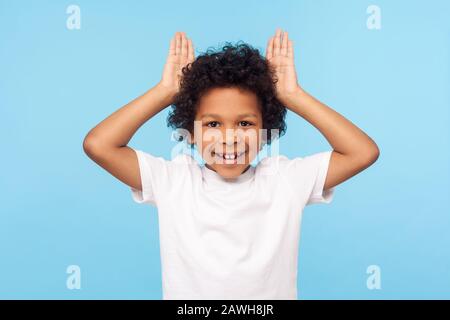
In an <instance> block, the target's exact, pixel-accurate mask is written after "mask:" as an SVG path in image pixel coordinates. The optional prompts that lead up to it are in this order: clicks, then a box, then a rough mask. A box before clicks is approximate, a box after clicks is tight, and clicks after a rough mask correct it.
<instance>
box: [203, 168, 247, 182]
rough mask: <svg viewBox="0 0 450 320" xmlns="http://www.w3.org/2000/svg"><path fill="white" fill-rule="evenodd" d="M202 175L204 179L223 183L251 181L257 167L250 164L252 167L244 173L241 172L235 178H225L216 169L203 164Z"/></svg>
mask: <svg viewBox="0 0 450 320" xmlns="http://www.w3.org/2000/svg"><path fill="white" fill-rule="evenodd" d="M202 175H203V179H205V180H207V181H214V182H218V183H223V184H240V183H243V182H246V181H249V180H250V179H251V178H252V177H253V176H254V175H255V167H254V166H252V165H250V168H248V169H247V171H245V172H244V173H242V174H240V175H239V176H238V177H236V178H234V179H233V180H229V179H225V178H224V177H222V176H221V175H220V174H218V173H217V172H216V171H214V170H212V169H209V168H208V167H207V166H206V165H203V166H202Z"/></svg>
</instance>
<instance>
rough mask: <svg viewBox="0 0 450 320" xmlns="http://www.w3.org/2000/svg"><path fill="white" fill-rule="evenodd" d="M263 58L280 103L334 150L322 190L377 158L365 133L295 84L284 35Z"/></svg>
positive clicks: (289, 47) (272, 42) (272, 41)
mask: <svg viewBox="0 0 450 320" xmlns="http://www.w3.org/2000/svg"><path fill="white" fill-rule="evenodd" d="M266 58H267V60H268V62H269V64H270V65H271V67H273V68H274V71H275V74H276V77H277V79H278V81H277V82H276V89H277V98H278V99H279V100H280V102H282V103H283V104H284V105H285V106H286V108H288V109H289V110H291V111H293V112H295V113H296V114H298V115H299V116H301V117H302V118H304V119H305V120H306V121H308V122H309V123H311V124H312V125H313V126H314V127H316V128H317V129H318V130H319V131H320V132H321V133H322V134H323V135H324V137H325V138H326V139H327V141H328V142H329V143H330V144H331V146H332V147H333V151H332V154H331V158H330V163H329V166H328V173H327V177H326V180H325V185H324V190H326V189H329V188H332V187H334V186H336V185H338V184H340V183H341V182H343V181H345V180H347V179H349V178H351V177H352V176H354V175H356V174H357V173H359V172H361V171H362V170H364V169H366V168H367V167H369V166H370V165H371V164H373V163H374V162H375V161H376V160H377V159H378V156H379V154H380V151H379V149H378V146H377V144H376V143H375V142H374V141H373V140H372V139H371V138H370V137H369V136H368V135H367V134H365V133H364V132H363V131H362V130H361V129H359V128H358V127H357V126H355V125H354V124H353V123H352V122H350V121H349V120H347V119H346V118H345V117H344V116H342V115H341V114H339V113H338V112H336V111H334V110H333V109H331V108H330V107H328V106H326V105H325V104H323V103H321V102H320V101H319V100H317V99H315V98H314V97H313V96H311V95H310V94H308V93H307V92H306V91H305V90H303V89H302V88H301V86H300V85H299V84H298V81H297V75H296V72H295V66H294V52H293V42H292V41H291V40H289V39H288V34H287V32H282V31H281V29H277V31H276V34H275V36H273V37H271V38H270V39H269V42H268V45H267V51H266Z"/></svg>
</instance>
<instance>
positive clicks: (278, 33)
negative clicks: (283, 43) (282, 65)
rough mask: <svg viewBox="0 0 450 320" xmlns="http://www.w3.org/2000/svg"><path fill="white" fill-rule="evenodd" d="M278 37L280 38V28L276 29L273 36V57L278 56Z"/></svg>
mask: <svg viewBox="0 0 450 320" xmlns="http://www.w3.org/2000/svg"><path fill="white" fill-rule="evenodd" d="M280 37H281V30H280V28H278V29H277V32H276V34H275V40H274V44H273V55H274V56H278V55H280Z"/></svg>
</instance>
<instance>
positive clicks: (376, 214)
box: [0, 0, 450, 299]
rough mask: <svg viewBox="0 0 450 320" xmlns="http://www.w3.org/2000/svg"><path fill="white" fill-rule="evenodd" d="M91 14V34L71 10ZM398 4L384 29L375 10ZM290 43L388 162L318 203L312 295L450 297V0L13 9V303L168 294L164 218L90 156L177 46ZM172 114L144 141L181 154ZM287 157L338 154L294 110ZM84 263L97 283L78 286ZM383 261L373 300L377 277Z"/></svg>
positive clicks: (0, 223)
mask: <svg viewBox="0 0 450 320" xmlns="http://www.w3.org/2000/svg"><path fill="white" fill-rule="evenodd" d="M70 4H76V5H78V6H80V8H81V29H80V30H69V29H67V28H66V20H67V18H68V16H69V15H68V14H67V13H66V8H67V7H68V6H69V5H70ZM371 4H375V5H378V6H379V7H380V8H381V19H382V20H381V23H382V28H381V30H369V29H368V28H367V27H366V20H367V18H368V17H369V15H368V14H367V13H366V9H367V7H368V6H369V5H371ZM276 27H281V28H283V29H284V30H287V31H288V32H289V36H290V38H291V39H293V41H294V44H295V48H294V52H295V62H296V68H297V73H298V75H299V82H300V84H301V85H302V86H303V87H304V88H305V89H306V90H307V91H308V92H310V93H311V94H313V95H314V96H315V97H317V98H318V99H319V100H321V101H322V102H324V103H326V104H327V105H329V106H330V107H332V108H334V109H335V110H337V111H338V112H340V113H341V114H342V115H344V116H345V117H347V118H348V119H350V120H351V121H352V122H354V123H355V124H356V125H357V126H359V127H360V128H361V129H362V130H364V131H365V132H366V133H367V134H368V135H369V136H371V137H372V138H373V139H374V140H375V141H376V142H377V144H378V146H379V147H380V150H381V155H380V158H379V159H378V161H377V162H376V163H375V164H374V165H373V166H371V167H370V168H368V169H367V170H365V171H363V172H362V173H360V174H359V175H357V176H355V177H353V178H352V179H350V180H348V181H346V182H344V183H343V184H341V185H339V186H337V187H336V193H335V198H334V200H333V202H332V203H331V204H329V205H323V204H320V205H313V206H308V207H306V208H305V211H304V217H303V224H302V234H301V242H300V254H299V277H298V288H299V298H300V299H317V298H321V299H394V298H397V299H418V298H425V299H431V298H437V299H443V298H446V299H449V298H450V252H449V246H450V232H449V229H450V212H449V198H450V194H449V190H450V186H449V183H450V179H449V178H450V177H449V168H450V161H449V155H450V147H449V138H450V134H449V120H450V119H449V110H450V108H449V107H450V97H449V88H450V66H449V61H450V60H449V58H450V57H449V49H450V46H449V40H450V2H449V1H444V0H442V1H436V0H435V1H387V0H386V1H375V2H374V1H363V0H360V1H357V0H351V1H350V0H346V1H325V0H321V1H317V0H315V1H312V0H310V1H277V2H274V1H256V0H253V1H240V0H239V1H236V0H228V1H226V2H223V1H217V2H213V1H176V2H174V1H158V2H156V1H152V2H150V1H147V2H144V1H87V0H86V1H76V2H73V3H72V2H68V1H54V0H52V1H50V0H47V1H12V0H10V1H5V0H2V1H0V119H1V124H2V125H1V126H0V134H1V137H2V144H1V145H2V151H1V158H0V161H1V169H2V173H1V179H0V194H1V213H0V262H1V263H0V298H3V299H10V298H21V299H32V298H39V299H47V298H56V299H81V298H82V299H94V298H101V299H109V298H124V299H161V297H162V292H161V268H160V257H159V239H158V237H159V234H158V221H157V211H156V208H154V207H151V206H143V205H138V204H136V203H134V202H133V201H132V198H131V192H130V189H129V188H128V187H127V186H126V185H125V184H123V183H121V182H120V181H119V180H116V179H115V178H114V177H113V176H111V175H110V174H109V173H107V172H106V171H104V170H103V169H102V168H100V167H99V166H98V165H96V164H95V163H94V162H92V161H91V160H90V159H89V158H88V157H87V156H86V155H85V154H84V153H83V150H82V141H83V138H84V136H85V135H86V134H87V132H88V131H89V130H90V129H91V128H92V127H94V126H95V125H96V124H97V123H99V122H100V121H101V120H103V119H104V118H106V117H107V116H108V115H109V114H111V113H112V112H114V111H115V110H117V109H118V108H120V107H121V106H123V105H124V104H126V103H128V102H129V101H131V100H132V99H134V98H136V97H137V96H139V95H141V94H142V93H144V92H145V91H146V90H147V89H149V88H150V87H152V86H153V85H155V84H156V83H157V82H158V81H159V79H160V77H161V73H162V68H163V65H164V63H165V59H166V55H167V51H168V46H169V41H170V38H171V37H172V36H173V34H174V33H175V32H176V31H185V32H186V33H187V35H188V37H191V38H192V39H193V41H194V46H195V48H196V56H197V55H198V54H199V53H201V52H203V51H205V50H206V49H207V48H208V47H210V46H213V47H217V46H218V45H220V44H222V43H223V42H224V41H231V42H236V41H238V40H242V41H245V42H248V43H250V44H252V45H253V46H255V47H256V48H259V49H260V50H261V52H263V54H265V47H266V43H267V39H268V38H269V36H271V35H272V34H273V33H274V31H275V29H276ZM168 111H169V109H165V110H164V111H163V112H161V113H159V114H158V115H156V116H155V117H154V118H152V119H151V120H150V121H149V122H147V123H146V124H145V125H144V126H143V127H142V128H141V129H140V130H139V131H138V132H137V134H136V135H135V136H134V137H133V139H132V140H131V142H130V146H133V147H136V148H139V149H143V150H145V151H147V152H150V153H152V154H155V155H158V156H163V157H165V158H166V159H169V157H170V151H171V148H172V147H173V145H174V142H173V141H171V140H170V133H171V131H170V129H169V128H167V127H166V126H165V120H166V117H167V114H168ZM287 123H288V130H287V133H286V135H285V136H283V137H282V138H281V140H280V151H281V152H282V153H283V154H285V155H287V156H288V157H296V156H304V155H308V154H312V153H314V152H319V151H324V150H329V149H331V147H330V146H329V144H328V143H327V142H326V140H325V138H324V137H323V136H322V135H321V134H320V132H319V131H317V130H316V129H315V128H314V127H312V126H311V125H310V124H308V123H307V122H306V121H304V120H303V119H301V118H300V117H298V116H297V115H295V114H293V113H292V112H289V113H288V118H287ZM69 265H78V266H80V268H81V289H80V290H69V289H67V287H66V279H67V277H68V274H67V273H66V268H67V267H68V266H69ZM369 265H377V266H379V267H380V268H381V289H379V290H369V289H368V288H367V286H366V279H367V277H368V276H369V275H368V274H367V273H366V269H367V267H368V266H369Z"/></svg>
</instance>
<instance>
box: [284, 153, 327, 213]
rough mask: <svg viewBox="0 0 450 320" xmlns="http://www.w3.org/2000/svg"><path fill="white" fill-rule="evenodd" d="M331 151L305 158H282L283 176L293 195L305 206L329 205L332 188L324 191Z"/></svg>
mask: <svg viewBox="0 0 450 320" xmlns="http://www.w3.org/2000/svg"><path fill="white" fill-rule="evenodd" d="M331 154H332V151H331V150H330V151H325V152H319V153H315V154H312V155H309V156H306V157H297V158H294V159H287V158H286V157H284V162H283V163H284V165H283V170H284V175H285V177H286V179H287V180H288V181H289V184H290V185H291V187H292V188H293V191H294V194H295V195H298V196H299V197H301V198H302V199H304V200H305V205H310V204H315V203H330V202H331V201H332V200H333V197H334V191H335V190H334V188H329V189H327V190H324V189H323V188H324V185H325V180H326V177H327V172H328V167H329V164H330V159H331Z"/></svg>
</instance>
